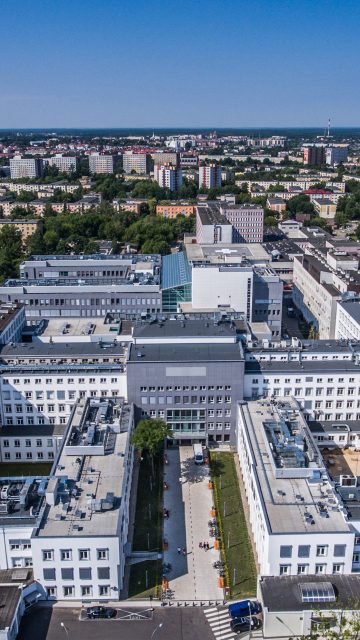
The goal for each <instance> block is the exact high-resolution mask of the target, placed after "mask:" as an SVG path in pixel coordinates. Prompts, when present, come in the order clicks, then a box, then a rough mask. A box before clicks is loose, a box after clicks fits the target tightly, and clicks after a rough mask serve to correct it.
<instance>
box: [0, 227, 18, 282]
mask: <svg viewBox="0 0 360 640" xmlns="http://www.w3.org/2000/svg"><path fill="white" fill-rule="evenodd" d="M21 258H22V238H21V233H20V231H18V229H16V228H15V227H13V226H12V225H4V226H3V228H2V229H1V231H0V276H1V277H3V278H16V277H17V273H18V265H19V262H20V260H21Z"/></svg>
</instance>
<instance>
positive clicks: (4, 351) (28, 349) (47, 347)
mask: <svg viewBox="0 0 360 640" xmlns="http://www.w3.org/2000/svg"><path fill="white" fill-rule="evenodd" d="M65 355H67V356H73V357H75V356H96V355H102V356H105V355H109V356H121V355H124V347H122V346H121V344H120V343H118V342H110V343H109V342H106V343H102V342H41V341H40V340H38V341H35V342H18V343H14V344H13V345H11V344H5V345H4V346H3V347H2V348H1V350H0V359H4V360H6V359H10V358H21V357H23V358H44V357H48V358H51V357H56V356H65Z"/></svg>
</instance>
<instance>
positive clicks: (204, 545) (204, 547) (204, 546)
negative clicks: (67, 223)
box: [203, 542, 206, 551]
mask: <svg viewBox="0 0 360 640" xmlns="http://www.w3.org/2000/svg"><path fill="white" fill-rule="evenodd" d="M203 549H205V551H206V542H204V544H203Z"/></svg>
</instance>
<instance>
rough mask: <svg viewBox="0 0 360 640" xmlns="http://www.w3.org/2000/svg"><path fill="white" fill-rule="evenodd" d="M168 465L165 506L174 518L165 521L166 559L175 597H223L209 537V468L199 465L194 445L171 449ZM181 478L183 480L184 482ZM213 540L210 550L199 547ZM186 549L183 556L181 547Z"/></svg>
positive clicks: (182, 598)
mask: <svg viewBox="0 0 360 640" xmlns="http://www.w3.org/2000/svg"><path fill="white" fill-rule="evenodd" d="M167 457H168V460H169V464H168V465H166V466H165V469H164V471H165V477H164V479H165V481H166V482H167V484H168V487H169V488H168V489H167V490H165V491H164V506H165V508H166V509H168V510H169V512H170V517H169V518H168V519H165V520H164V537H165V538H166V539H167V540H168V542H169V548H168V550H167V551H165V552H164V562H169V563H170V564H171V565H172V570H171V572H170V573H169V574H168V575H167V577H168V580H169V585H170V588H171V589H173V590H174V592H175V593H174V597H175V600H190V599H197V600H201V599H203V600H222V599H223V590H222V589H220V588H219V587H218V586H217V579H218V573H217V571H216V570H215V569H214V568H213V566H212V563H213V562H215V560H218V559H219V552H218V551H216V550H215V549H214V548H213V544H214V539H213V538H210V537H209V528H208V520H209V519H210V509H211V506H212V491H210V490H209V489H208V478H209V476H208V467H206V466H204V465H195V463H194V461H193V449H192V447H190V446H189V447H185V446H183V447H180V448H179V449H174V450H171V449H170V450H168V451H167ZM180 477H181V482H180V480H179V479H180ZM200 541H201V542H205V541H206V542H209V544H210V547H211V548H210V550H209V551H204V550H203V549H199V542H200ZM178 547H180V548H181V550H183V549H185V551H186V553H185V555H183V553H182V552H181V554H179V553H178V552H177V548H178Z"/></svg>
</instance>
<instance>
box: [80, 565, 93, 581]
mask: <svg viewBox="0 0 360 640" xmlns="http://www.w3.org/2000/svg"><path fill="white" fill-rule="evenodd" d="M79 578H80V580H91V567H80V569H79Z"/></svg>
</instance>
